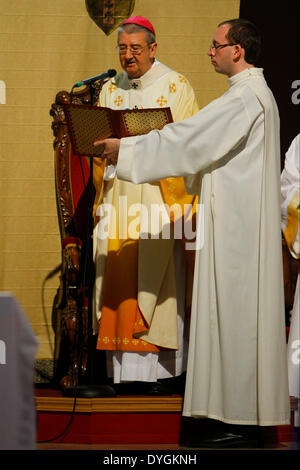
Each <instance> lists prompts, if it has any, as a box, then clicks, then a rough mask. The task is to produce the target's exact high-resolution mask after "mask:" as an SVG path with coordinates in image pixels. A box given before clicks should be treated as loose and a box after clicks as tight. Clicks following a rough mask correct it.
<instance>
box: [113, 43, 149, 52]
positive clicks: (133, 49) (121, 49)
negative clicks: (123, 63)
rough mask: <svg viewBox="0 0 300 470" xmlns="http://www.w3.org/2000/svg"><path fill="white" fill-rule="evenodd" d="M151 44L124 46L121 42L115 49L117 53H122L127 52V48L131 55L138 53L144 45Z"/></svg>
mask: <svg viewBox="0 0 300 470" xmlns="http://www.w3.org/2000/svg"><path fill="white" fill-rule="evenodd" d="M150 45H151V44H146V46H144V47H143V46H134V45H133V46H125V45H123V44H121V45H120V46H117V47H116V51H118V52H119V54H121V55H124V54H126V52H127V49H128V50H129V51H130V52H131V54H133V55H140V54H141V53H142V52H143V50H144V49H146V47H150Z"/></svg>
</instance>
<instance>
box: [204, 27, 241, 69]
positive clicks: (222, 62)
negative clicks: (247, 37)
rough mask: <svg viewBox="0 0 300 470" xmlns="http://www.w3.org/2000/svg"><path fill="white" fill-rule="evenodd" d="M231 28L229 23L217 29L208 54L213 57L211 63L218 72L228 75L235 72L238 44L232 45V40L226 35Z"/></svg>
mask: <svg viewBox="0 0 300 470" xmlns="http://www.w3.org/2000/svg"><path fill="white" fill-rule="evenodd" d="M229 28H230V25H229V24H224V25H222V26H220V27H219V28H218V29H217V31H216V33H215V35H214V38H213V41H212V45H211V47H210V48H209V50H208V55H209V56H210V58H211V63H212V65H213V66H214V68H215V71H216V72H218V73H223V74H225V75H227V76H228V77H231V76H232V75H234V73H235V60H236V55H235V54H236V49H235V48H236V46H237V45H231V44H230V41H229V40H228V38H227V37H226V34H227V32H228V30H229ZM215 46H216V47H215ZM218 46H220V47H218Z"/></svg>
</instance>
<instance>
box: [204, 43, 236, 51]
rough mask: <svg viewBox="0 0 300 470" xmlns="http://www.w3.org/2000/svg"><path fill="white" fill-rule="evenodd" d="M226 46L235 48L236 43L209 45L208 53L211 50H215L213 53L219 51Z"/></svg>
mask: <svg viewBox="0 0 300 470" xmlns="http://www.w3.org/2000/svg"><path fill="white" fill-rule="evenodd" d="M227 46H236V43H235V42H228V43H227V44H217V45H214V44H211V46H210V47H209V49H208V50H209V51H212V50H213V49H215V51H217V50H218V49H221V48H223V47H227Z"/></svg>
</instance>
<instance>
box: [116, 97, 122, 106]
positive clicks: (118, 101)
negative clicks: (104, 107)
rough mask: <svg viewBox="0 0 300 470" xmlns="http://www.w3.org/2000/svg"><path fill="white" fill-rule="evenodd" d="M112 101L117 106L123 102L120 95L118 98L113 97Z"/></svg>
mask: <svg viewBox="0 0 300 470" xmlns="http://www.w3.org/2000/svg"><path fill="white" fill-rule="evenodd" d="M114 103H115V105H117V106H121V104H122V103H123V98H122V96H118V98H116V99H115V101H114Z"/></svg>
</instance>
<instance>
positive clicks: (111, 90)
mask: <svg viewBox="0 0 300 470" xmlns="http://www.w3.org/2000/svg"><path fill="white" fill-rule="evenodd" d="M116 89H117V87H116V85H114V84H113V83H111V84H110V85H109V87H108V91H109V92H110V93H113V92H114V91H115V90H116Z"/></svg>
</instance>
